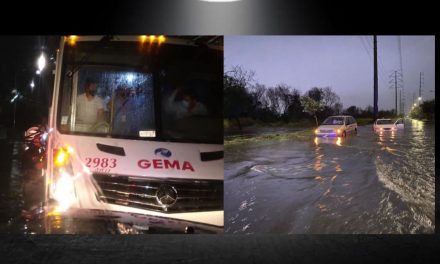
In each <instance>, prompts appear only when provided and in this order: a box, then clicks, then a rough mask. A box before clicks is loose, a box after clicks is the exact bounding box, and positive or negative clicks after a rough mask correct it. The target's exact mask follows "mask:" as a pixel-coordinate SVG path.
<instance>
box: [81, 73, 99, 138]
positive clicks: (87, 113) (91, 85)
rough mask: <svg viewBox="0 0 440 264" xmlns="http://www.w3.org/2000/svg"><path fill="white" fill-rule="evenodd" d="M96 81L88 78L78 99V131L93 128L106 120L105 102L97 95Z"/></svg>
mask: <svg viewBox="0 0 440 264" xmlns="http://www.w3.org/2000/svg"><path fill="white" fill-rule="evenodd" d="M96 89H97V85H96V81H94V80H93V79H90V78H88V79H87V80H86V82H85V87H84V93H82V94H80V95H78V97H77V99H76V121H75V123H76V126H75V128H76V129H75V130H77V131H83V132H86V131H90V130H93V129H94V128H95V126H96V124H99V123H100V122H102V121H104V102H103V99H102V98H101V97H99V96H97V95H96Z"/></svg>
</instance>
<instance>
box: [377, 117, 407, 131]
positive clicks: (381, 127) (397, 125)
mask: <svg viewBox="0 0 440 264" xmlns="http://www.w3.org/2000/svg"><path fill="white" fill-rule="evenodd" d="M403 127H404V124H403V120H402V119H398V120H397V121H395V122H394V121H393V120H391V119H388V118H380V119H377V120H376V122H374V124H373V130H374V132H382V131H396V130H397V129H402V128H403Z"/></svg>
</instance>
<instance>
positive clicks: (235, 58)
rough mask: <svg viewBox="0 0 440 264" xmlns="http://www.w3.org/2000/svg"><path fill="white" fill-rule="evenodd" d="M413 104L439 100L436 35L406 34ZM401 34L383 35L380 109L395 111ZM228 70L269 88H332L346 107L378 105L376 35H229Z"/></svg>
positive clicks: (407, 83) (404, 63)
mask: <svg viewBox="0 0 440 264" xmlns="http://www.w3.org/2000/svg"><path fill="white" fill-rule="evenodd" d="M400 39H401V50H402V68H403V75H404V89H405V94H406V99H407V100H406V102H407V106H408V105H409V103H411V102H412V100H413V93H416V96H418V93H419V77H420V72H423V74H424V85H423V89H422V97H423V98H428V99H432V98H434V96H435V37H434V36H401V37H400ZM398 43H399V42H398V36H378V57H379V60H378V66H379V109H394V105H395V102H394V100H395V92H394V89H390V88H389V87H390V84H389V81H390V77H389V75H390V74H392V73H393V72H394V71H395V70H399V68H400V59H399V58H400V55H399V44H398ZM224 53H225V71H227V70H230V69H231V66H234V65H241V66H243V67H244V68H245V69H247V70H253V71H255V80H256V81H257V82H259V83H262V84H265V85H266V86H274V85H276V84H279V83H285V84H287V85H289V86H291V87H293V88H296V89H298V90H300V91H301V94H303V93H304V92H305V91H307V90H308V89H310V88H311V87H315V86H316V87H325V86H330V87H332V88H333V90H334V91H335V92H336V93H337V94H338V95H339V96H340V98H341V100H342V103H343V105H344V108H347V107H349V106H350V105H356V106H358V107H362V108H364V107H366V106H367V105H373V81H374V80H373V37H372V36H225V50H224Z"/></svg>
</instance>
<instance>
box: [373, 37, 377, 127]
mask: <svg viewBox="0 0 440 264" xmlns="http://www.w3.org/2000/svg"><path fill="white" fill-rule="evenodd" d="M373 42H374V106H373V109H374V110H373V111H374V114H373V115H374V120H376V119H377V110H378V109H377V99H378V98H377V97H378V81H377V37H376V35H374V36H373Z"/></svg>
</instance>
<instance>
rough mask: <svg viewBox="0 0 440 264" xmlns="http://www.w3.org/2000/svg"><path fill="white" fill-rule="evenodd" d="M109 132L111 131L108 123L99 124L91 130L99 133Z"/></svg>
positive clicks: (101, 122)
mask: <svg viewBox="0 0 440 264" xmlns="http://www.w3.org/2000/svg"><path fill="white" fill-rule="evenodd" d="M109 130H110V125H109V123H107V122H106V121H100V122H97V123H96V124H94V125H93V126H92V127H91V128H90V132H98V133H108V132H109Z"/></svg>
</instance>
